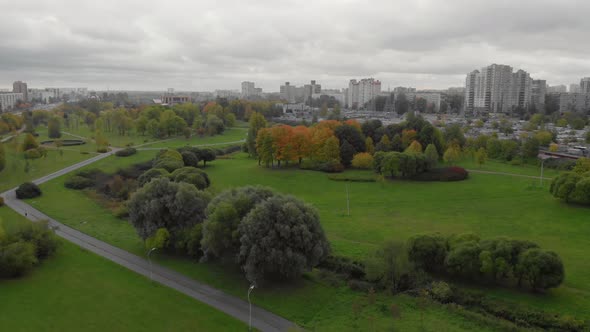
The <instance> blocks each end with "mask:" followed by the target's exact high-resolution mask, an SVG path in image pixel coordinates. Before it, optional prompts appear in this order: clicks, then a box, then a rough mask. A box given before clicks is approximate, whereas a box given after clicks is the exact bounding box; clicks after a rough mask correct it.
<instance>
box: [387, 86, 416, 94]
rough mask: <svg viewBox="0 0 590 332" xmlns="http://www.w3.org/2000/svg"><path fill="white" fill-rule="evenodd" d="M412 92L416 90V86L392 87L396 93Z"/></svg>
mask: <svg viewBox="0 0 590 332" xmlns="http://www.w3.org/2000/svg"><path fill="white" fill-rule="evenodd" d="M412 92H416V88H409V87H408V88H406V87H403V86H398V87H395V88H393V93H394V94H396V95H397V94H400V93H412Z"/></svg>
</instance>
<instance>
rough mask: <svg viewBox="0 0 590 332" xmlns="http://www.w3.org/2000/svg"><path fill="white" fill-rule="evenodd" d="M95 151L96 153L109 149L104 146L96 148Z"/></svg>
mask: <svg viewBox="0 0 590 332" xmlns="http://www.w3.org/2000/svg"><path fill="white" fill-rule="evenodd" d="M96 152H98V153H107V152H109V149H107V148H105V147H99V148H97V149H96Z"/></svg>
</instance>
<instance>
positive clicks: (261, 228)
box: [238, 195, 330, 282]
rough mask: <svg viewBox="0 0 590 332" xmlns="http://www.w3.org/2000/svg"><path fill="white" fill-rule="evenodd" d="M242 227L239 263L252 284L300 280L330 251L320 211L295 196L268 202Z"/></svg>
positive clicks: (244, 222)
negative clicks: (298, 278)
mask: <svg viewBox="0 0 590 332" xmlns="http://www.w3.org/2000/svg"><path fill="white" fill-rule="evenodd" d="M238 228H239V232H240V233H241V234H242V237H241V238H240V253H239V256H238V261H239V262H240V264H241V266H242V268H243V269H244V271H245V272H246V277H247V278H248V280H250V281H251V282H256V281H258V280H260V279H263V278H265V277H279V278H289V279H290V278H295V277H298V276H299V275H301V273H302V272H303V271H304V270H311V269H312V268H313V267H315V266H316V265H317V264H318V263H319V262H320V261H322V259H324V258H325V257H326V256H327V255H328V253H329V251H330V246H329V243H328V240H327V239H326V236H325V234H324V230H323V229H322V226H321V224H320V221H319V216H318V213H317V211H316V210H315V209H314V208H313V207H311V206H310V205H307V204H305V203H303V202H302V201H300V200H298V199H296V198H294V197H292V196H283V195H276V196H273V197H271V198H269V199H267V200H266V201H264V202H262V203H261V204H259V205H257V206H256V207H255V208H254V209H253V210H252V211H250V213H248V215H247V216H246V217H245V218H244V220H243V221H242V222H241V223H240V226H239V227H238Z"/></svg>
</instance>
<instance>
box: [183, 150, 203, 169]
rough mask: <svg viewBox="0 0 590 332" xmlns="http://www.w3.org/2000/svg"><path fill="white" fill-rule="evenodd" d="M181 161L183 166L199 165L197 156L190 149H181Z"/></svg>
mask: <svg viewBox="0 0 590 332" xmlns="http://www.w3.org/2000/svg"><path fill="white" fill-rule="evenodd" d="M181 155H182V162H183V163H184V166H191V167H199V158H197V155H196V154H194V153H193V152H191V151H182V152H181Z"/></svg>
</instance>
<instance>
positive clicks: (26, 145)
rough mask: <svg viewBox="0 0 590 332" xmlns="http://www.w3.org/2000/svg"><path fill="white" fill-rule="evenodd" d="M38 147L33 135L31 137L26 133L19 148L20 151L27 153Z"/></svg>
mask: <svg viewBox="0 0 590 332" xmlns="http://www.w3.org/2000/svg"><path fill="white" fill-rule="evenodd" d="M38 147H39V143H37V140H36V139H35V137H34V136H33V135H31V134H30V133H26V134H25V139H24V140H23V144H22V146H21V150H22V151H27V150H30V149H36V148H38Z"/></svg>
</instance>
